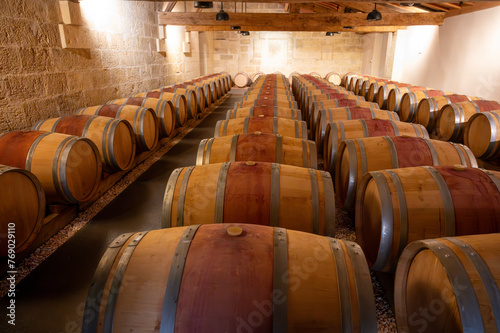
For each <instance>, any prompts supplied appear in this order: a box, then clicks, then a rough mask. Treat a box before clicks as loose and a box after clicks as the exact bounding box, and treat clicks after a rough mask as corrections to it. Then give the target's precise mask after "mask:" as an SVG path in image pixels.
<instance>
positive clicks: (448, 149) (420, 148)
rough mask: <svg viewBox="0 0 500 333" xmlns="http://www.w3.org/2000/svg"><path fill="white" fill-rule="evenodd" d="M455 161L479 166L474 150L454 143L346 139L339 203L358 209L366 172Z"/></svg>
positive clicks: (338, 168) (338, 177) (337, 183)
mask: <svg viewBox="0 0 500 333" xmlns="http://www.w3.org/2000/svg"><path fill="white" fill-rule="evenodd" d="M454 164H463V165H465V166H467V167H477V162H476V159H475V157H474V155H473V154H472V152H471V151H470V149H469V148H467V147H466V146H464V145H460V144H454V143H452V142H445V141H439V140H428V139H423V138H416V137H408V138H403V137H401V136H399V137H398V136H395V137H389V136H382V137H373V138H360V139H354V140H345V141H343V142H342V143H341V144H340V147H339V150H338V154H337V162H336V164H335V197H336V199H337V204H338V206H339V207H340V208H343V209H345V210H348V211H351V210H353V209H354V204H355V199H356V189H357V188H358V183H359V181H360V180H361V177H362V176H363V174H365V173H366V172H369V171H377V170H383V169H397V168H408V167H414V166H424V165H427V166H433V165H448V166H450V165H454Z"/></svg>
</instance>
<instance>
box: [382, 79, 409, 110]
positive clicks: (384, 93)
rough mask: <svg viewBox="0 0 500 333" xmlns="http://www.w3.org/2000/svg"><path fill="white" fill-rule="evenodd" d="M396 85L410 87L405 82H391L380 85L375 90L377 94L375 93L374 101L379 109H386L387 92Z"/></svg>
mask: <svg viewBox="0 0 500 333" xmlns="http://www.w3.org/2000/svg"><path fill="white" fill-rule="evenodd" d="M397 87H401V88H402V87H411V84H406V83H391V84H386V85H380V87H379V88H378V91H377V95H375V100H374V102H377V104H378V105H380V108H381V109H387V99H388V97H389V92H390V91H391V90H392V89H394V88H397Z"/></svg>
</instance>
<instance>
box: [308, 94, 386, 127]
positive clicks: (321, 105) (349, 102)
mask: <svg viewBox="0 0 500 333" xmlns="http://www.w3.org/2000/svg"><path fill="white" fill-rule="evenodd" d="M344 106H347V107H350V108H352V107H361V108H372V109H379V107H378V104H377V103H372V102H366V101H359V100H353V99H327V100H324V101H318V102H314V103H313V106H312V108H311V110H310V112H311V113H312V117H310V118H309V119H312V122H313V123H312V124H310V125H311V130H312V129H313V127H314V126H315V122H316V120H317V115H318V114H319V110H322V109H335V108H341V107H344ZM304 116H305V115H304Z"/></svg>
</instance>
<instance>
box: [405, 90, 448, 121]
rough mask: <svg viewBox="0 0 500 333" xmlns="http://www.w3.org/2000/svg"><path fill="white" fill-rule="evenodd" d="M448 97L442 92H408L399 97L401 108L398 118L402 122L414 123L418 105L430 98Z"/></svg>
mask: <svg viewBox="0 0 500 333" xmlns="http://www.w3.org/2000/svg"><path fill="white" fill-rule="evenodd" d="M443 95H448V93H445V92H444V91H442V90H419V91H410V92H407V93H406V94H404V95H403V97H401V107H400V109H399V118H401V120H402V121H407V122H415V120H416V119H417V107H418V103H420V101H421V100H423V99H425V98H432V97H435V96H443Z"/></svg>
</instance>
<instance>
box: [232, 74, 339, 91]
mask: <svg viewBox="0 0 500 333" xmlns="http://www.w3.org/2000/svg"><path fill="white" fill-rule="evenodd" d="M263 74H264V73H263V72H257V73H254V74H252V75H249V74H247V73H245V72H238V73H236V74H235V75H234V78H233V81H234V84H235V86H236V87H238V88H246V87H249V86H251V85H252V83H253V82H254V81H256V80H257V79H258V78H259V77H260V76H262V75H263ZM275 74H279V73H275ZM296 75H300V73H299V72H292V73H290V75H289V76H288V81H289V82H291V81H292V79H293V77H294V76H296ZM309 75H310V76H313V77H317V78H321V77H322V76H321V75H320V74H318V73H316V72H311V73H309ZM324 79H325V80H326V81H328V82H331V83H334V84H337V85H338V84H340V82H341V79H342V76H341V75H340V74H338V73H336V72H329V73H327V74H326V75H325V77H324Z"/></svg>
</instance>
